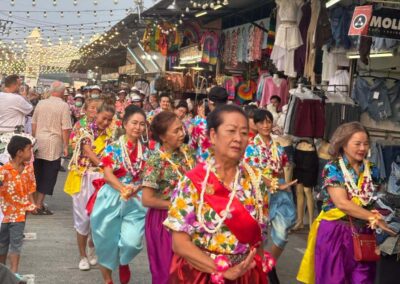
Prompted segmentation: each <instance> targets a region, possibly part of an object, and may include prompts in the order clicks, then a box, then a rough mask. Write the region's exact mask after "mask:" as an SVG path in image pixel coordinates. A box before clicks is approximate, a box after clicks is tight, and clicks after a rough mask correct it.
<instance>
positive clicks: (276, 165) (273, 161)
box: [254, 135, 281, 172]
mask: <svg viewBox="0 0 400 284" xmlns="http://www.w3.org/2000/svg"><path fill="white" fill-rule="evenodd" d="M254 143H255V144H257V145H260V146H261V147H262V148H264V149H265V150H266V151H269V152H270V153H271V155H267V154H266V153H264V151H262V152H261V154H264V155H266V157H267V159H268V165H269V167H268V168H270V169H272V170H273V171H275V172H278V171H279V170H280V162H281V157H280V156H279V152H278V144H277V143H276V142H275V141H274V140H273V139H272V138H271V146H270V147H268V146H267V144H265V141H264V140H263V139H262V137H261V136H260V135H257V136H256V137H254Z"/></svg>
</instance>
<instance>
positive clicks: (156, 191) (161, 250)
mask: <svg viewBox="0 0 400 284" xmlns="http://www.w3.org/2000/svg"><path fill="white" fill-rule="evenodd" d="M150 130H151V133H152V136H153V139H154V140H156V141H157V142H158V143H159V144H160V147H156V149H155V150H154V151H152V152H151V154H150V156H149V158H148V160H147V164H146V167H145V170H144V171H143V177H142V178H143V181H142V187H143V198H142V202H143V205H144V206H145V207H148V208H149V211H148V213H147V216H146V230H145V232H146V244H147V254H148V257H149V263H150V272H151V274H152V283H157V284H158V283H159V284H163V283H168V275H169V267H170V263H171V259H172V248H171V246H172V241H171V234H170V233H169V232H168V231H167V230H166V229H165V228H164V227H163V225H162V223H163V221H164V220H165V218H166V217H167V212H168V208H169V206H170V205H171V197H172V196H173V190H174V189H175V187H176V185H177V184H178V181H179V179H180V178H181V177H182V176H184V175H185V173H186V171H188V170H190V169H192V168H193V166H194V163H195V161H194V155H193V153H192V152H191V151H190V150H189V148H188V147H187V145H185V144H183V141H184V138H185V132H184V130H183V125H182V122H181V121H180V119H179V118H178V117H177V115H176V114H175V113H173V112H168V111H163V112H161V113H160V114H158V115H156V116H155V117H154V119H153V121H152V123H151V127H150Z"/></svg>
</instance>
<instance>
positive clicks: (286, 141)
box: [274, 135, 293, 183]
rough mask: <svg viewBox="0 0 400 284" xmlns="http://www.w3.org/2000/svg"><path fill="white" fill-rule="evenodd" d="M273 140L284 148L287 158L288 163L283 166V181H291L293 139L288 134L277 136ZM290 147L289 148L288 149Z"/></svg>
mask: <svg viewBox="0 0 400 284" xmlns="http://www.w3.org/2000/svg"><path fill="white" fill-rule="evenodd" d="M274 140H275V141H276V142H277V143H279V145H281V146H282V147H283V148H285V152H286V155H287V156H288V158H289V163H286V166H285V167H284V168H283V170H284V173H285V182H287V183H288V182H291V181H292V180H293V148H292V147H293V140H292V138H291V137H290V136H288V135H285V136H277V137H274ZM290 148H291V150H289V149H290Z"/></svg>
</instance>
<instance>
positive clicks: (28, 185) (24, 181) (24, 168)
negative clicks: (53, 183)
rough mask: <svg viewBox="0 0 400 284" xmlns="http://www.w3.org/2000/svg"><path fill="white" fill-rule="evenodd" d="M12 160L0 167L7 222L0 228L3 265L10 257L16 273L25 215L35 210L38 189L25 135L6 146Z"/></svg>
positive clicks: (0, 195)
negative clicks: (34, 193) (34, 196)
mask: <svg viewBox="0 0 400 284" xmlns="http://www.w3.org/2000/svg"><path fill="white" fill-rule="evenodd" d="M7 151H8V153H9V154H10V156H11V161H10V162H8V163H7V164H5V165H4V166H1V167H0V206H1V210H2V212H3V214H4V219H3V221H2V223H1V228H0V263H2V264H5V263H6V259H7V254H8V256H9V260H10V270H11V271H12V272H13V273H15V274H16V276H17V277H18V276H19V275H18V274H17V272H18V265H19V259H20V253H21V248H22V241H23V238H24V228H25V215H26V212H27V211H35V210H36V206H35V204H34V201H33V196H32V193H33V192H35V190H36V182H35V175H34V171H33V166H32V165H31V164H29V162H30V160H31V157H32V142H31V140H29V139H28V138H25V137H22V136H14V137H12V138H11V140H10V143H9V144H8V146H7Z"/></svg>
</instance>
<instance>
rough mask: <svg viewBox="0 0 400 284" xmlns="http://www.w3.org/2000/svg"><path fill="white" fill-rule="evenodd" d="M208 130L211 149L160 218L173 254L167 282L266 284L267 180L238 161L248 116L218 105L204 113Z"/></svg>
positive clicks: (268, 265) (184, 179) (245, 138)
mask: <svg viewBox="0 0 400 284" xmlns="http://www.w3.org/2000/svg"><path fill="white" fill-rule="evenodd" d="M207 130H208V133H209V136H210V140H211V143H212V145H213V153H212V154H211V156H210V157H209V159H207V160H206V161H205V162H204V163H198V164H197V166H196V167H195V168H194V169H193V170H191V171H189V172H187V173H186V174H185V176H184V177H182V179H181V180H180V181H179V183H178V185H177V187H176V189H175V190H174V194H173V197H172V204H171V206H170V209H169V212H168V217H167V219H166V220H165V222H164V225H165V226H166V227H167V228H169V229H170V230H171V231H172V243H173V245H172V247H173V251H174V254H175V255H174V257H173V260H172V264H171V269H170V276H169V283H204V284H206V283H225V280H228V281H229V283H241V284H250V283H268V282H267V275H266V274H267V272H268V271H269V270H270V269H271V267H272V266H273V260H272V259H271V257H270V256H269V254H268V253H265V252H264V250H263V246H262V242H263V238H265V237H266V222H267V214H266V206H264V201H265V198H266V194H265V184H264V182H263V181H262V177H261V171H259V170H257V169H253V168H251V167H250V166H249V165H248V164H245V163H243V162H242V159H243V154H244V151H245V149H246V146H247V143H248V139H249V137H248V135H249V124H248V120H247V117H246V114H245V113H244V112H243V110H242V109H241V108H239V107H237V106H234V105H223V106H220V107H218V108H216V109H215V110H214V111H212V112H211V113H210V114H209V115H208V116H207Z"/></svg>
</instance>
